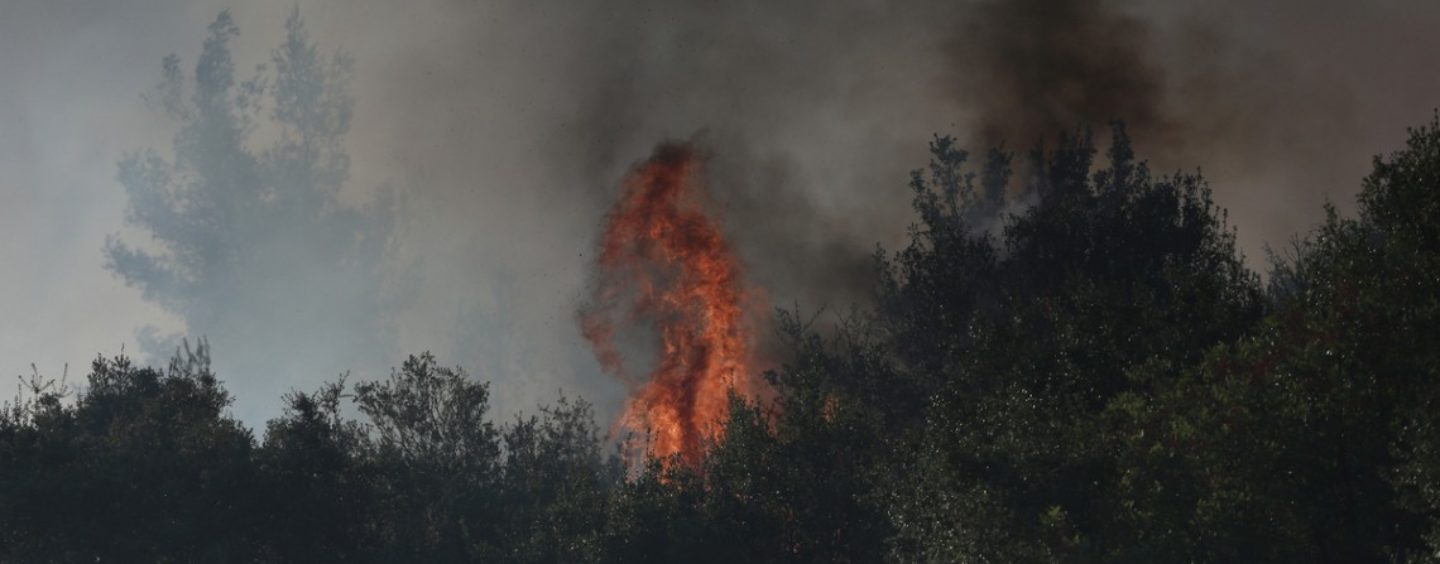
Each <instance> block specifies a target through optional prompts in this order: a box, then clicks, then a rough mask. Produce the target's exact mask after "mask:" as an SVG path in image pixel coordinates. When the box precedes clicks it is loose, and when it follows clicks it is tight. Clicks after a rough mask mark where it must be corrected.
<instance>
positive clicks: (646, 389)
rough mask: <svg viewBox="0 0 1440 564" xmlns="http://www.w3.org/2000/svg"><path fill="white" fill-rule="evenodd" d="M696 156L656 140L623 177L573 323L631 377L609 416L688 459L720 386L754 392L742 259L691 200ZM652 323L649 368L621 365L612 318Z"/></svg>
mask: <svg viewBox="0 0 1440 564" xmlns="http://www.w3.org/2000/svg"><path fill="white" fill-rule="evenodd" d="M700 168H701V163H700V159H699V157H698V156H697V155H696V154H695V151H694V150H693V149H692V148H691V147H689V146H686V145H663V146H661V147H659V148H658V149H656V151H655V155H654V156H652V157H651V158H650V160H649V161H647V162H645V163H643V164H641V165H639V166H638V167H636V168H635V169H634V170H632V171H631V172H630V174H629V175H628V176H627V177H626V179H625V183H624V187H623V193H622V194H621V197H620V201H618V202H616V204H615V207H614V209H612V210H611V212H610V215H609V217H608V220H607V223H606V226H605V231H604V233H603V235H602V237H601V240H600V256H599V257H598V258H597V260H596V262H597V266H598V268H599V277H598V280H597V284H596V287H595V293H594V296H593V305H592V306H591V307H590V308H588V309H587V310H585V311H584V312H582V313H581V316H580V326H581V329H582V331H583V333H584V336H585V338H586V339H587V340H588V341H590V344H591V345H592V346H593V347H594V349H595V355H596V357H598V358H599V359H600V364H601V366H602V367H603V368H604V369H605V371H606V372H609V373H610V374H612V375H615V376H616V377H619V378H621V379H622V380H624V381H626V382H628V383H630V384H631V385H632V386H636V389H635V390H634V392H633V393H632V395H631V398H630V401H629V404H628V405H627V406H626V409H625V413H624V415H622V416H621V419H620V421H619V423H620V424H621V425H623V426H625V427H627V428H629V429H630V430H633V431H636V432H639V433H642V434H648V436H649V439H650V444H649V446H650V448H651V450H652V452H653V453H654V454H656V455H659V456H662V457H668V456H670V455H674V454H679V455H680V457H681V459H682V460H684V461H685V462H687V463H690V464H692V465H693V464H695V463H697V462H698V461H699V460H700V457H701V456H702V454H703V449H704V445H705V442H706V439H707V438H714V436H715V435H714V434H715V433H717V432H718V431H719V426H720V424H721V420H722V418H723V417H724V416H725V411H726V400H727V394H728V392H729V391H730V390H734V391H735V392H736V393H738V394H740V395H742V396H744V397H755V395H756V394H757V393H758V392H759V391H760V389H761V387H762V386H763V384H762V383H761V382H760V380H759V379H758V378H756V377H755V375H754V374H753V372H752V370H751V366H750V356H749V354H750V344H751V342H750V335H749V333H748V332H747V331H746V328H745V326H744V319H743V317H744V307H743V302H744V300H745V299H746V294H745V292H744V290H743V285H742V283H741V276H740V267H739V264H738V263H737V262H736V260H735V255H734V253H732V252H731V250H730V246H729V245H728V244H727V243H726V241H725V238H724V237H723V236H722V235H721V233H720V230H719V228H718V227H717V226H716V224H715V223H714V222H713V221H712V219H711V218H710V217H709V216H708V215H706V214H705V213H704V212H703V211H702V209H701V205H702V203H703V197H704V194H703V189H702V187H701V186H700V183H699V177H700V174H699V172H700ZM646 326H648V327H651V328H653V330H654V331H655V332H656V333H657V334H658V337H659V342H660V347H659V348H660V350H659V351H658V358H656V359H655V366H654V368H653V369H652V370H651V371H650V374H649V375H648V378H643V379H642V378H636V376H637V375H636V374H635V373H634V372H633V371H630V370H627V366H626V363H625V359H624V357H623V355H622V354H621V353H620V351H618V350H617V348H616V341H615V339H616V336H617V333H616V332H617V329H622V330H624V329H631V330H634V329H637V328H640V327H646Z"/></svg>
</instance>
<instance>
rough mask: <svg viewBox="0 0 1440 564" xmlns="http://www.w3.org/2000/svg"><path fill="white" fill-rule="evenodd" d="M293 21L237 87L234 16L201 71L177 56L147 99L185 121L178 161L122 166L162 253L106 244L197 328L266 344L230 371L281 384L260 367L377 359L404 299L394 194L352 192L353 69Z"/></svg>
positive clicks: (118, 261) (131, 279)
mask: <svg viewBox="0 0 1440 564" xmlns="http://www.w3.org/2000/svg"><path fill="white" fill-rule="evenodd" d="M285 27H286V35H285V41H284V43H282V44H281V45H280V47H279V48H277V49H276V50H275V51H274V52H273V55H272V57H271V66H270V67H269V68H266V67H265V66H263V65H262V66H260V67H257V73H256V75H255V76H254V77H253V78H250V79H248V80H243V81H237V78H236V71H235V62H234V60H233V59H232V56H231V49H230V43H231V41H232V40H233V39H235V37H236V36H237V35H238V34H239V29H238V28H237V27H236V25H235V23H234V21H233V20H232V19H231V17H230V15H229V14H228V13H224V12H222V13H221V14H220V15H219V17H217V18H216V19H215V21H214V23H212V24H210V26H209V36H208V37H207V38H206V40H205V43H204V47H203V48H202V49H201V52H200V57H199V59H198V60H197V61H196V64H195V67H194V72H193V74H187V73H185V72H184V71H183V70H182V69H181V63H180V59H179V58H178V57H176V56H173V55H172V56H170V57H167V58H165V60H164V65H163V69H164V75H163V76H164V79H163V81H162V82H161V83H160V84H159V85H158V86H157V87H156V89H155V91H154V92H152V93H151V95H150V96H149V97H147V98H148V99H149V100H150V101H151V102H153V103H154V104H155V105H156V106H158V108H159V109H160V110H162V111H163V114H164V115H165V117H167V118H168V119H170V120H172V121H173V122H174V123H176V124H177V125H178V133H177V134H176V135H175V138H174V143H173V147H172V149H173V157H172V158H170V159H168V160H167V159H166V158H165V157H163V156H161V155H160V154H158V153H157V152H156V151H154V150H147V151H143V152H137V153H133V154H130V155H128V156H127V157H125V159H123V160H122V161H120V163H119V181H120V184H121V185H122V186H123V187H124V189H125V192H126V194H127V196H128V198H129V208H128V213H127V220H128V222H129V223H130V224H131V225H133V226H135V227H138V228H139V229H140V230H141V231H143V232H144V233H145V234H146V235H147V236H148V238H149V239H150V240H151V241H150V242H151V243H153V244H144V243H142V244H139V245H132V244H131V243H129V242H126V241H123V240H121V239H119V238H118V237H112V238H111V239H110V240H108V241H107V242H106V245H105V256H106V258H107V266H108V268H109V269H110V270H111V271H112V272H114V273H115V274H116V275H117V276H119V277H120V278H122V279H123V280H125V282H126V283H127V284H129V285H131V286H134V287H137V288H139V289H140V290H141V291H142V292H143V294H144V297H145V298H146V299H147V300H150V301H152V302H154V303H157V304H159V305H161V306H163V307H164V308H166V309H168V310H170V311H172V312H174V313H176V314H178V315H179V316H181V317H182V318H183V319H184V321H185V324H186V328H187V330H188V331H189V332H190V333H194V334H205V335H208V336H210V337H211V338H212V340H214V341H215V342H217V343H223V346H235V347H237V348H239V347H245V348H250V349H252V350H254V351H264V353H265V354H260V355H251V356H252V357H254V358H255V359H256V360H251V361H246V363H243V364H239V365H238V366H237V365H231V364H227V363H225V362H220V364H221V365H222V366H227V367H229V368H240V369H242V371H243V374H240V375H239V376H243V377H244V378H247V379H252V378H270V379H275V380H278V379H279V378H281V377H283V376H284V375H285V374H283V373H282V371H281V370H280V366H279V365H278V364H274V363H269V362H265V361H263V360H258V359H260V358H262V357H266V356H269V357H287V361H286V362H287V365H286V366H287V367H289V368H291V369H292V370H293V371H297V372H298V371H299V370H304V369H313V370H323V372H320V373H334V372H338V371H339V370H341V369H343V368H347V367H356V366H357V365H366V366H372V365H373V366H379V365H380V364H379V363H380V362H381V360H382V358H383V357H381V356H380V353H382V352H383V350H384V348H383V345H384V344H385V343H386V342H387V340H386V339H385V335H386V333H387V331H388V328H387V324H386V323H385V321H384V319H385V315H384V313H385V311H386V310H387V309H388V308H389V307H391V306H392V305H393V304H392V299H391V297H390V296H393V295H394V294H393V293H387V292H386V291H385V287H384V285H383V282H382V281H381V277H380V271H379V266H380V263H381V261H382V260H384V258H385V255H386V252H387V249H388V248H389V247H390V243H391V240H392V235H393V231H394V223H393V222H394V215H395V214H394V211H395V204H394V201H393V199H392V198H390V197H388V196H387V195H385V194H382V196H381V197H379V198H377V199H375V200H374V201H373V202H372V203H370V204H368V205H361V206H356V205H351V204H349V203H347V202H346V199H344V198H341V194H340V193H341V190H342V187H343V186H344V185H345V183H346V181H347V180H348V178H349V165H350V160H349V156H348V155H347V154H346V152H345V148H344V146H343V144H342V142H343V140H344V136H345V134H346V132H347V131H348V130H349V128H350V123H351V117H352V114H353V109H354V102H353V100H352V98H351V97H350V96H349V94H348V93H347V82H348V77H349V74H350V69H351V60H350V58H349V57H348V56H346V55H345V54H343V53H337V54H335V55H333V56H323V55H322V54H321V53H320V51H319V49H318V48H317V46H316V45H315V44H314V43H312V42H311V41H310V39H309V37H308V34H307V32H306V29H305V26H304V24H303V23H302V21H301V19H300V17H299V12H298V10H297V11H296V12H293V13H292V14H291V16H290V18H289V19H288V20H287V21H286V26H285ZM259 132H263V133H264V134H265V135H266V136H267V137H266V138H264V139H260V138H259V137H260V135H259ZM221 358H222V359H224V358H228V357H226V356H225V355H224V354H223V353H222V354H221ZM307 359H309V360H311V362H310V364H309V365H308V366H307V365H306V362H305V361H306V360H307ZM342 360H343V361H344V362H347V363H348V364H345V365H342V364H341V363H342ZM297 364H299V366H297ZM284 390H285V388H284V387H278V386H272V387H268V388H265V389H264V391H266V392H269V393H279V392H283V391H284Z"/></svg>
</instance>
